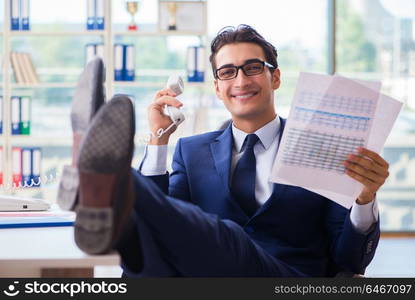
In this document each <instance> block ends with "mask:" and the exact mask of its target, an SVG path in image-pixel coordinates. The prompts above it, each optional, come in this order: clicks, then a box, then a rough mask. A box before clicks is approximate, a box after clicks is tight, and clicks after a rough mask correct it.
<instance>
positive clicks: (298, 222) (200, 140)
mask: <svg viewBox="0 0 415 300" xmlns="http://www.w3.org/2000/svg"><path fill="white" fill-rule="evenodd" d="M284 125H285V120H284V119H281V128H282V130H283V129H284ZM281 136H282V134H281V135H280V137H281ZM232 147H233V137H232V130H231V126H228V127H227V128H226V129H225V130H220V131H214V132H209V133H206V134H201V135H196V136H191V137H186V138H182V139H180V140H179V141H178V143H177V146H176V150H175V153H174V157H173V165H172V168H173V172H172V173H171V175H170V176H168V175H167V174H166V175H163V176H152V179H153V180H154V181H155V182H156V183H157V184H158V185H159V186H160V187H161V188H162V189H163V190H164V191H165V192H166V193H168V194H169V195H170V196H172V197H175V198H178V199H182V200H184V201H189V202H192V203H194V204H196V205H198V206H199V207H201V208H202V209H203V210H204V211H206V212H208V213H213V214H216V215H218V216H220V217H221V218H223V219H230V220H233V221H235V222H237V223H238V224H240V225H241V226H243V228H244V229H245V231H246V232H247V233H248V234H249V235H250V236H251V238H252V239H253V240H254V241H255V242H256V243H257V244H259V245H260V246H262V248H263V249H265V250H266V251H267V252H268V253H270V254H271V255H273V256H274V257H276V258H278V259H280V260H282V261H284V262H286V263H288V264H289V265H291V266H293V267H294V268H296V269H298V270H299V271H301V272H303V273H304V274H307V275H310V276H333V275H334V274H336V273H337V272H339V271H343V272H344V271H346V272H353V273H360V274H363V273H364V270H365V268H366V266H367V265H368V264H369V262H370V261H371V260H372V258H373V256H374V253H375V249H376V247H377V244H378V241H379V235H380V230H379V222H377V223H376V224H375V226H373V227H372V228H371V231H370V232H369V233H368V234H361V233H359V232H357V231H356V230H355V229H354V227H353V226H352V224H351V221H350V216H349V214H350V211H349V210H348V209H346V208H344V207H342V206H340V205H338V204H336V203H335V202H333V201H331V200H329V199H327V198H325V197H323V196H321V195H318V194H316V193H313V192H310V191H308V190H305V189H303V188H300V187H295V186H289V185H283V184H274V189H273V193H272V195H271V197H270V199H268V201H267V202H266V203H264V204H263V205H262V206H261V207H260V209H258V211H257V212H256V213H255V215H254V216H252V217H251V218H249V217H247V216H246V215H245V213H244V212H243V211H242V209H241V208H240V207H239V205H238V204H237V202H236V201H235V199H233V196H232V195H231V192H230V183H229V178H230V169H231V160H232V159H231V155H232Z"/></svg>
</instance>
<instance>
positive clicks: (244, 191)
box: [231, 134, 259, 217]
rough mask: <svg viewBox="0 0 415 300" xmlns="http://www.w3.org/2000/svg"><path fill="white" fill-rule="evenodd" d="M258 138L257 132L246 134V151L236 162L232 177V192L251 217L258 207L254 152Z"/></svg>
mask: <svg viewBox="0 0 415 300" xmlns="http://www.w3.org/2000/svg"><path fill="white" fill-rule="evenodd" d="M258 140H259V138H258V136H257V135H256V134H248V135H247V136H246V138H245V150H244V153H243V154H242V157H241V158H240V159H239V161H238V163H237V164H236V167H235V171H234V172H233V177H232V187H231V189H232V194H233V196H234V197H235V199H236V201H237V202H238V203H239V205H240V206H241V208H242V210H243V211H244V212H245V213H246V214H247V215H248V216H249V217H251V216H252V215H253V214H254V213H255V211H256V210H257V208H258V204H257V202H256V200H255V177H256V159H255V154H254V146H255V144H256V143H257V142H258Z"/></svg>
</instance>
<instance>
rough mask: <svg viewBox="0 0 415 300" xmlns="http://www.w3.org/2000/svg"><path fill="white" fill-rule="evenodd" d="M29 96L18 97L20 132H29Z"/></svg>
mask: <svg viewBox="0 0 415 300" xmlns="http://www.w3.org/2000/svg"><path fill="white" fill-rule="evenodd" d="M31 100H32V99H31V98H30V97H29V96H22V97H20V113H21V118H20V120H21V122H20V134H23V135H29V134H30V119H31V102H32V101H31Z"/></svg>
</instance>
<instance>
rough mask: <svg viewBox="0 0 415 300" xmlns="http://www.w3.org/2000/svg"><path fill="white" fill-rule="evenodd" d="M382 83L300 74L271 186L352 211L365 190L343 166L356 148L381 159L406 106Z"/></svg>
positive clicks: (355, 152)
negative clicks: (320, 197)
mask: <svg viewBox="0 0 415 300" xmlns="http://www.w3.org/2000/svg"><path fill="white" fill-rule="evenodd" d="M380 88H381V84H380V82H366V81H361V80H351V79H347V78H345V77H341V76H337V75H335V76H327V75H318V74H311V73H301V74H300V78H299V80H298V84H297V89H296V92H295V96H294V100H293V103H292V106H291V111H290V114H289V117H288V120H287V124H286V126H285V129H284V134H283V136H282V139H281V144H280V146H279V150H278V154H277V156H276V159H275V162H274V166H273V170H272V173H271V178H270V179H271V181H273V182H276V183H282V184H288V185H295V186H300V187H303V188H306V189H308V190H310V191H313V192H316V193H318V194H321V195H323V196H325V197H327V198H329V199H331V200H333V201H335V202H337V203H339V204H341V205H342V206H344V207H347V208H350V207H351V206H352V204H353V202H354V201H355V200H356V198H357V196H358V195H359V194H360V192H361V191H362V188H363V186H362V185H361V184H360V183H359V182H357V181H356V180H354V179H352V178H351V177H349V176H348V175H346V174H345V167H344V165H343V162H344V161H345V160H346V159H347V156H348V155H349V154H357V148H358V147H364V148H368V149H369V150H372V151H374V152H377V153H380V152H381V151H382V148H383V146H384V144H385V141H386V138H387V137H388V135H389V133H390V131H391V129H392V126H393V124H394V122H395V120H396V118H397V116H398V114H399V111H400V109H401V107H402V103H401V102H399V101H397V100H395V99H392V98H390V97H388V96H386V95H383V94H381V93H380Z"/></svg>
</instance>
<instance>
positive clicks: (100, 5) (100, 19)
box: [95, 0, 105, 30]
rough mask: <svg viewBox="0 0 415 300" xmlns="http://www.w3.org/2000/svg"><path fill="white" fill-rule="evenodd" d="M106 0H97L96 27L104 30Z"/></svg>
mask: <svg viewBox="0 0 415 300" xmlns="http://www.w3.org/2000/svg"><path fill="white" fill-rule="evenodd" d="M104 28H105V20H104V0H95V29H96V30H104Z"/></svg>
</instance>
